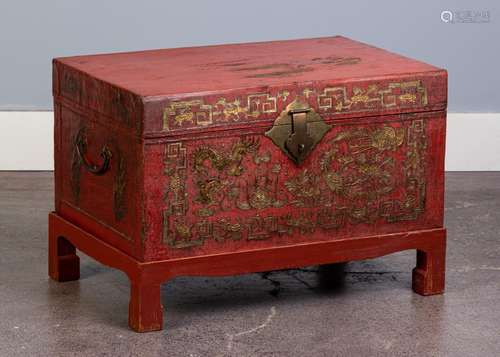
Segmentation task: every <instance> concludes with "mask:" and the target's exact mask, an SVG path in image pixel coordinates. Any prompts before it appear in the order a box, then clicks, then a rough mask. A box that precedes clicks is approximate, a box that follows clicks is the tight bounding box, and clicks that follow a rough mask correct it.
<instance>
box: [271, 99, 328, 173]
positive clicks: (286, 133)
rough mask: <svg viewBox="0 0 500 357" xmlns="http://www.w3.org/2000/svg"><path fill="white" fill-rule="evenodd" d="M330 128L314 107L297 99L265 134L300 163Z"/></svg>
mask: <svg viewBox="0 0 500 357" xmlns="http://www.w3.org/2000/svg"><path fill="white" fill-rule="evenodd" d="M330 128H331V125H328V124H326V123H325V122H324V120H323V118H321V116H320V115H319V114H318V113H316V112H315V111H314V109H312V108H309V106H308V105H307V104H306V103H303V102H300V101H299V100H297V99H296V100H295V101H293V102H292V103H290V104H289V105H288V106H287V107H286V109H285V110H284V111H282V112H281V114H280V115H279V116H278V118H276V120H275V121H274V125H273V127H272V128H271V129H270V130H268V131H267V132H266V133H265V135H266V136H267V137H269V138H270V139H271V140H272V141H273V143H274V144H275V145H276V146H278V147H279V148H280V149H281V150H282V151H283V152H284V153H285V154H286V155H287V156H288V157H289V158H290V159H291V160H292V161H293V162H294V163H295V164H296V165H300V164H301V163H302V162H303V161H304V160H305V159H306V158H307V157H308V156H309V154H310V153H311V152H312V150H313V149H314V147H315V146H316V145H317V144H318V143H319V142H320V141H321V139H322V138H323V136H324V135H325V134H326V133H327V132H328V130H330Z"/></svg>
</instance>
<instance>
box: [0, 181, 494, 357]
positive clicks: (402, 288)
mask: <svg viewBox="0 0 500 357" xmlns="http://www.w3.org/2000/svg"><path fill="white" fill-rule="evenodd" d="M446 184H447V191H446V227H447V228H448V261H447V283H446V294H445V295H442V296H432V297H421V296H419V295H416V294H414V293H412V291H411V289H410V286H411V269H412V268H413V266H414V264H415V252H413V251H408V252H402V253H397V254H393V255H390V256H386V257H383V258H378V259H374V260H370V261H363V262H353V263H350V264H348V265H347V266H346V268H345V270H346V273H345V275H344V274H331V273H330V274H328V275H326V274H324V273H323V272H318V269H317V268H316V267H309V268H306V269H300V270H291V271H280V272H271V273H268V274H249V275H244V276H236V277H227V278H206V279H205V278H178V279H175V280H173V281H171V282H170V283H168V284H165V285H164V286H163V291H162V293H163V295H162V301H163V305H164V307H165V310H166V312H165V330H164V331H162V332H154V333H148V334H137V333H134V332H132V331H130V330H129V329H128V328H127V309H128V297H129V285H128V280H127V279H126V277H125V275H124V274H122V273H121V272H118V271H115V270H112V269H109V268H106V267H103V266H101V265H100V264H98V263H96V262H95V261H93V260H91V259H89V258H87V257H85V256H83V255H82V254H80V256H81V258H82V262H81V265H82V278H81V280H80V281H76V282H69V283H56V282H53V281H50V280H49V279H48V278H47V272H46V271H47V265H46V260H47V247H46V246H47V245H46V232H47V213H48V211H50V210H51V209H52V207H53V190H52V185H53V180H52V174H51V173H9V172H4V173H0V242H1V254H0V356H1V357H4V356H68V355H70V356H376V355H393V356H500V173H450V174H447V180H446ZM328 276H330V277H332V276H333V277H335V276H336V277H337V278H336V279H333V280H334V281H333V282H332V281H328ZM339 277H340V278H339ZM342 277H343V283H342V279H341V278H342ZM330 280H332V279H330Z"/></svg>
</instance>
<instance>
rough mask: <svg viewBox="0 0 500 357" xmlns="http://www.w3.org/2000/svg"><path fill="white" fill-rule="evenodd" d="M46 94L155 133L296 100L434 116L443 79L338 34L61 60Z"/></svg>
mask: <svg viewBox="0 0 500 357" xmlns="http://www.w3.org/2000/svg"><path fill="white" fill-rule="evenodd" d="M53 91H54V96H55V97H56V99H60V100H61V101H68V102H71V103H73V104H76V105H79V106H82V107H90V109H93V110H95V111H97V112H99V113H101V114H104V115H105V116H108V117H109V118H111V119H113V120H116V121H117V122H119V123H121V124H123V125H124V126H128V127H130V128H133V129H134V130H135V133H136V134H137V135H142V136H145V137H158V136H167V135H175V134H181V133H184V132H186V131H193V130H194V131H198V130H205V129H206V128H208V127H210V128H214V130H215V129H216V128H219V129H225V128H227V127H228V126H230V127H231V128H235V129H236V128H238V127H244V126H248V125H259V124H262V125H267V124H269V125H272V123H273V122H274V121H275V119H276V118H277V117H278V116H279V115H280V113H281V112H282V111H283V110H285V108H286V107H287V106H288V105H290V104H291V103H293V102H294V101H296V100H299V101H301V102H305V103H307V105H308V106H310V108H312V109H314V111H315V112H317V113H318V114H319V115H321V116H322V117H323V118H324V119H325V120H327V121H328V120H335V119H340V118H352V117H366V116H371V115H385V114H398V113H411V112H421V111H433V110H441V109H445V108H446V102H447V73H446V71H445V70H442V69H439V68H437V67H434V66H431V65H428V64H425V63H423V62H419V61H416V60H413V59H409V58H406V57H403V56H400V55H397V54H394V53H391V52H388V51H385V50H382V49H379V48H376V47H373V46H370V45H366V44H363V43H360V42H356V41H353V40H350V39H347V38H345V37H341V36H335V37H327V38H316V39H303V40H289V41H273V42H261V43H246V44H232V45H219V46H205V47H189V48H176V49H161V50H151V51H141V52H128V53H115V54H103V55H91V56H75V57H65V58H58V59H55V60H54V89H53Z"/></svg>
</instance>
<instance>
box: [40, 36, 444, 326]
mask: <svg viewBox="0 0 500 357" xmlns="http://www.w3.org/2000/svg"><path fill="white" fill-rule="evenodd" d="M53 69H54V71H53V74H54V78H53V93H54V102H55V104H54V105H55V107H54V109H55V111H54V115H55V186H56V187H55V189H56V195H55V207H56V210H55V212H54V213H51V214H50V216H49V274H50V276H51V277H52V278H53V279H55V280H58V281H66V280H74V279H78V278H79V259H78V256H77V255H76V250H75V247H76V248H77V249H79V250H81V251H83V252H85V253H86V254H88V255H90V256H91V257H93V258H95V259H96V260H98V261H100V262H102V263H104V264H106V265H109V266H112V267H115V268H118V269H121V270H123V271H124V272H125V273H126V274H127V275H128V277H129V278H130V281H131V295H130V307H129V324H130V326H131V327H132V328H133V329H135V330H137V331H150V330H158V329H161V328H162V319H163V312H162V307H161V300H160V284H161V283H162V282H164V281H166V280H168V279H170V278H172V277H175V276H178V275H207V276H209V275H230V274H240V273H247V272H256V271H266V270H272V269H282V268H292V267H299V266H305V265H312V264H328V263H336V262H345V261H349V260H358V259H367V258H373V257H376V256H381V255H385V254H389V253H392V252H396V251H400V250H406V249H416V250H417V266H416V268H415V269H414V270H413V289H414V290H415V291H416V292H417V293H420V294H423V295H428V294H436V293H441V292H443V289H444V268H445V245H446V236H445V229H444V228H443V189H444V187H443V186H444V183H443V182H444V149H445V124H446V105H447V73H446V71H445V70H442V69H439V68H436V67H433V66H430V65H428V64H425V63H422V62H418V61H415V60H411V59H408V58H405V57H402V56H399V55H396V54H393V53H390V52H387V51H384V50H381V49H378V48H375V47H372V46H368V45H365V44H362V43H359V42H355V41H352V40H349V39H347V38H344V37H330V38H319V39H307V40H294V41H277V42H265V43H250V44H237V45H224V46H209V47H193V48H178V49H166V50H154V51H144V52H130V53H117V54H107V55H94V56H78V57H68V58H59V59H55V60H54V67H53Z"/></svg>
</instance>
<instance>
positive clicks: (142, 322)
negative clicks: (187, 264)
mask: <svg viewBox="0 0 500 357" xmlns="http://www.w3.org/2000/svg"><path fill="white" fill-rule="evenodd" d="M139 280H140V279H139ZM128 324H129V326H130V328H131V329H133V330H135V331H137V332H148V331H158V330H161V329H162V328H163V307H162V305H161V293H160V284H159V283H145V282H143V281H131V282H130V303H129V308H128Z"/></svg>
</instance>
